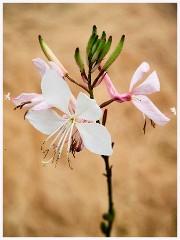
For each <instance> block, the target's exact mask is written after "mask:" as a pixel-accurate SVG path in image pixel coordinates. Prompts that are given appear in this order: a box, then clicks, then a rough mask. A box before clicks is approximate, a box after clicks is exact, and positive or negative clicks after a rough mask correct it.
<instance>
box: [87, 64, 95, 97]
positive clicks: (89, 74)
mask: <svg viewBox="0 0 180 240" xmlns="http://www.w3.org/2000/svg"><path fill="white" fill-rule="evenodd" d="M91 69H92V64H90V65H89V72H88V88H89V95H90V98H91V99H94V94H93V87H92V85H91Z"/></svg>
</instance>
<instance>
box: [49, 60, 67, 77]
mask: <svg viewBox="0 0 180 240" xmlns="http://www.w3.org/2000/svg"><path fill="white" fill-rule="evenodd" d="M48 64H49V66H50V68H51V69H52V70H54V71H55V72H56V73H57V75H59V76H60V77H62V78H64V74H63V72H62V71H61V69H60V68H59V67H58V66H57V65H56V64H55V63H54V62H52V61H49V62H48Z"/></svg>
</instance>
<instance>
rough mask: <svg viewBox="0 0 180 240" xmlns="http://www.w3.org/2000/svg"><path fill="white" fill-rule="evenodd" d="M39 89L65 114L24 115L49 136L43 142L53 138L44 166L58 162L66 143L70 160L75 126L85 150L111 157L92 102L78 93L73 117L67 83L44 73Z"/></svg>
mask: <svg viewBox="0 0 180 240" xmlns="http://www.w3.org/2000/svg"><path fill="white" fill-rule="evenodd" d="M41 88H42V94H43V96H44V98H45V99H46V101H47V102H48V103H49V104H50V105H52V106H54V107H56V108H58V109H59V110H61V111H62V112H64V113H65V114H64V115H63V116H62V117H61V116H59V115H58V114H57V113H56V112H55V111H54V110H51V109H47V110H44V111H40V112H37V111H33V110H30V111H29V112H28V113H27V115H26V118H27V119H28V120H29V122H30V123H31V124H32V125H33V126H34V127H35V128H36V129H37V130H39V131H40V132H42V133H44V134H47V135H49V136H48V138H47V139H46V140H45V141H44V142H46V141H48V140H49V139H50V138H51V137H53V136H54V139H53V141H52V142H51V144H50V145H49V147H48V149H47V150H46V155H47V153H48V152H49V150H50V149H51V148H53V147H54V155H53V157H51V158H50V159H49V160H48V161H46V162H45V161H43V163H48V162H50V161H53V160H54V159H55V158H56V162H57V161H58V159H59V158H60V155H61V153H62V149H63V146H64V144H65V143H66V142H67V156H68V160H69V152H70V149H71V144H72V136H73V130H74V127H75V126H76V128H77V129H78V131H79V133H80V136H81V138H82V141H83V144H84V146H85V147H86V148H87V149H88V150H90V151H91V152H93V153H96V154H100V155H107V156H109V155H111V154H112V146H111V137H110V134H109V132H108V131H107V129H106V128H105V127H104V126H103V125H101V124H99V123H96V121H97V120H99V119H100V117H101V116H102V110H101V109H100V107H99V106H98V105H97V104H96V101H95V100H94V99H90V98H89V97H88V96H86V95H85V94H84V93H81V92H80V93H79V95H78V97H77V102H76V108H75V112H74V113H73V114H72V113H71V112H70V111H69V108H68V105H69V102H70V100H71V96H72V94H71V91H70V89H69V87H68V85H67V83H66V82H65V81H64V80H63V79H62V78H60V77H59V76H58V75H57V74H56V73H55V72H54V71H53V70H47V71H46V73H45V75H44V76H43V79H42V83H41ZM56 142H57V143H56ZM46 155H45V156H46Z"/></svg>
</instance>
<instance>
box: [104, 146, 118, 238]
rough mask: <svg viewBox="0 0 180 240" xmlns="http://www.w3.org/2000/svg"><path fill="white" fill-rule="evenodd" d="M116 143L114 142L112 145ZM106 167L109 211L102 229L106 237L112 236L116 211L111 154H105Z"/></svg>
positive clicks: (105, 214)
mask: <svg viewBox="0 0 180 240" xmlns="http://www.w3.org/2000/svg"><path fill="white" fill-rule="evenodd" d="M113 145H114V143H112V146H113ZM102 158H103V159H104V163H105V168H106V174H103V175H104V176H105V177H106V178H107V188H108V212H107V213H104V214H103V216H102V217H103V220H105V221H106V223H105V222H104V221H103V222H101V231H102V232H103V233H104V235H105V236H106V237H110V235H111V230H112V225H113V222H114V219H115V211H114V207H113V197H112V181H111V176H112V166H110V165H109V156H103V155H102Z"/></svg>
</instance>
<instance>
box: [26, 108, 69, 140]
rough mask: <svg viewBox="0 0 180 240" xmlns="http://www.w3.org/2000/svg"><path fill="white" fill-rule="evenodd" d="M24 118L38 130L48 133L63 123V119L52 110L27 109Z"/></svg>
mask: <svg viewBox="0 0 180 240" xmlns="http://www.w3.org/2000/svg"><path fill="white" fill-rule="evenodd" d="M26 119H27V120H28V121H29V122H30V123H31V124H32V125H33V127H34V128H36V129H37V130H38V131H40V132H42V133H44V134H47V135H50V134H51V133H53V132H54V131H55V130H57V129H58V128H59V127H61V126H62V125H63V124H64V123H65V121H66V120H65V119H64V118H62V117H60V116H59V115H58V114H57V113H56V112H55V111H54V110H51V109H48V110H44V111H39V112H38V111H32V110H30V111H28V112H27V114H26Z"/></svg>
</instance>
